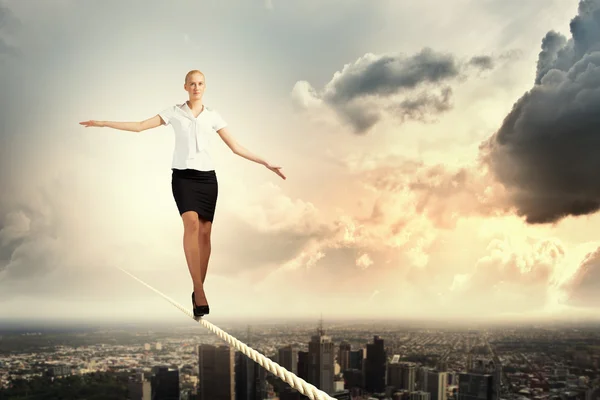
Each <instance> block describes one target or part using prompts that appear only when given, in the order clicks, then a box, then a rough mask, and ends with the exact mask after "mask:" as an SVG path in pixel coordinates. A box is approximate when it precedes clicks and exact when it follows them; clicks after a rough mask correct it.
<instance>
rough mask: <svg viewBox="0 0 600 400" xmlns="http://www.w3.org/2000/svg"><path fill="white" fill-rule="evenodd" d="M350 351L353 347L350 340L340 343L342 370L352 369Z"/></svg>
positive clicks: (339, 357)
mask: <svg viewBox="0 0 600 400" xmlns="http://www.w3.org/2000/svg"><path fill="white" fill-rule="evenodd" d="M350 351H352V347H351V346H350V343H348V342H342V343H340V349H339V352H338V364H340V370H341V371H345V370H347V369H350Z"/></svg>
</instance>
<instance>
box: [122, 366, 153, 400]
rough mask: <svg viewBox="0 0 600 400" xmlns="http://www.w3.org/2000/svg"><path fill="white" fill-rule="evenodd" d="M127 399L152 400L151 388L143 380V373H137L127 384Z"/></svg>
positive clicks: (148, 383)
mask: <svg viewBox="0 0 600 400" xmlns="http://www.w3.org/2000/svg"><path fill="white" fill-rule="evenodd" d="M127 391H128V398H129V399H131V400H152V386H151V384H150V381H148V380H146V379H144V373H143V372H139V373H137V374H136V375H135V376H134V377H130V378H129V382H127Z"/></svg>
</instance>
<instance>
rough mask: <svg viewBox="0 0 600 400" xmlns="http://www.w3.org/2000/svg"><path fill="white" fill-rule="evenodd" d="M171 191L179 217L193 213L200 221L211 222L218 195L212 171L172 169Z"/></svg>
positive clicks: (215, 179) (215, 176)
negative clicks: (189, 212) (185, 213)
mask: <svg viewBox="0 0 600 400" xmlns="http://www.w3.org/2000/svg"><path fill="white" fill-rule="evenodd" d="M171 190H172V191H173V198H174V199H175V204H177V209H178V210H179V215H182V214H183V213H184V212H187V211H195V212H197V213H198V217H200V219H203V220H205V221H210V222H213V219H214V217H215V209H216V206H217V197H218V195H219V184H218V182H217V174H216V173H215V171H214V170H212V171H198V170H195V169H176V168H173V169H172V174H171Z"/></svg>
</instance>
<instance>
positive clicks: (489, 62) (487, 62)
mask: <svg viewBox="0 0 600 400" xmlns="http://www.w3.org/2000/svg"><path fill="white" fill-rule="evenodd" d="M469 64H471V65H474V66H476V67H479V68H481V69H484V70H485V69H492V68H494V59H493V58H492V57H490V56H474V57H472V58H471V60H470V61H469Z"/></svg>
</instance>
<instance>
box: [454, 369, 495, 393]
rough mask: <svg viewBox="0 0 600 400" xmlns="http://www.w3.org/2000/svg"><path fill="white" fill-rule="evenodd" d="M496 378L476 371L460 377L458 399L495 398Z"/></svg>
mask: <svg viewBox="0 0 600 400" xmlns="http://www.w3.org/2000/svg"><path fill="white" fill-rule="evenodd" d="M493 380H494V378H493V377H492V375H483V374H475V373H466V374H460V375H459V377H458V400H493V399H494V397H495V396H494V382H493Z"/></svg>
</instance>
